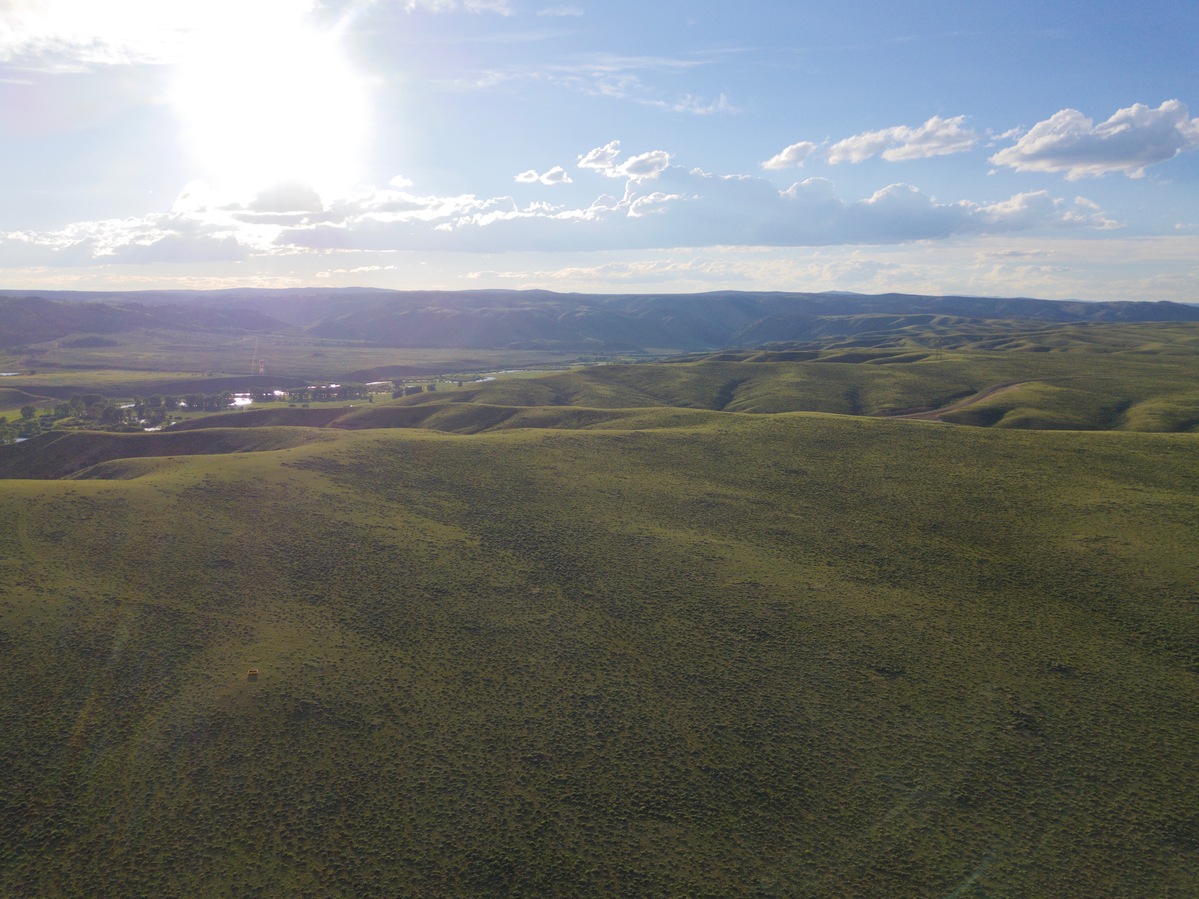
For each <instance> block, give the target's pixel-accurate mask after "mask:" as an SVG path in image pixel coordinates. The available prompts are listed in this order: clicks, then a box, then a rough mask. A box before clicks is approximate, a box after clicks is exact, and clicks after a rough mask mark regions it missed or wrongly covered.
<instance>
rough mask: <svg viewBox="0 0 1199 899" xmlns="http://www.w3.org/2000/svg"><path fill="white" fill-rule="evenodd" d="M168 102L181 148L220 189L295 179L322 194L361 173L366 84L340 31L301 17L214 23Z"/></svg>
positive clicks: (245, 190) (258, 187)
mask: <svg viewBox="0 0 1199 899" xmlns="http://www.w3.org/2000/svg"><path fill="white" fill-rule="evenodd" d="M173 103H174V105H175V108H176V111H177V113H178V115H179V117H180V119H181V120H182V123H183V131H184V141H185V145H186V148H187V151H188V152H189V154H190V155H192V156H193V157H194V162H195V163H196V164H198V165H199V166H200V167H201V168H202V169H203V171H204V175H205V177H206V178H208V179H209V180H210V181H211V182H212V183H213V186H214V188H215V189H216V190H217V191H218V192H219V193H221V194H232V195H234V196H241V197H244V196H246V195H252V194H254V193H257V192H260V191H263V190H266V189H268V188H270V187H272V186H274V185H277V184H280V183H290V184H296V183H300V184H306V185H308V186H310V187H312V188H314V189H315V190H316V191H317V192H318V193H320V194H321V195H322V196H328V195H330V194H337V193H340V192H343V191H345V190H346V189H348V188H350V187H351V186H352V185H353V184H354V183H355V182H356V181H357V180H358V177H359V168H360V166H361V161H362V160H361V157H362V154H363V152H364V149H365V144H366V134H367V125H368V121H369V115H368V108H367V107H368V105H367V98H366V85H365V83H364V81H363V79H362V78H361V77H359V76H358V74H357V73H356V72H355V71H354V70H353V68H352V67H351V66H350V64H349V62H348V61H347V60H346V58H345V56H344V54H343V52H342V49H341V47H340V45H339V42H338V40H337V37H336V35H334V34H330V33H322V32H318V31H316V30H315V29H313V28H312V27H310V26H308V25H307V24H306V23H305V22H303V21H292V22H284V23H280V22H279V20H277V19H276V20H274V21H272V22H270V23H267V22H265V21H264V22H262V23H261V27H247V25H246V23H245V21H244V20H243V21H242V22H240V23H238V27H236V28H227V29H221V30H219V31H218V30H217V29H214V30H213V32H212V33H210V34H208V35H206V36H205V37H204V38H203V39H201V40H198V41H197V42H196V45H195V46H194V47H193V52H192V53H191V54H190V55H189V58H188V59H187V60H185V62H184V63H183V65H182V66H181V70H180V77H179V79H178V81H177V84H176V88H175V92H174V96H173Z"/></svg>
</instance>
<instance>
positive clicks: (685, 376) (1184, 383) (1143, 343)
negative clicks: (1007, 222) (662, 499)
mask: <svg viewBox="0 0 1199 899" xmlns="http://www.w3.org/2000/svg"><path fill="white" fill-rule="evenodd" d="M982 331H983V333H982V334H973V335H970V334H955V335H952V336H944V335H938V334H936V333H933V332H928V331H918V332H914V333H909V332H907V331H902V332H900V333H898V334H891V335H889V336H887V337H886V338H885V339H880V340H878V341H874V343H876V345H873V346H831V347H823V348H809V349H802V350H753V351H747V352H724V353H718V354H715V355H709V356H701V357H696V358H692V359H683V360H680V361H678V362H674V363H670V364H665V365H664V364H643V365H604V366H591V367H588V368H585V369H578V370H573V371H569V372H563V373H560V374H555V375H549V376H546V377H543V378H538V379H535V380H507V381H503V380H502V381H495V382H489V383H487V384H483V385H480V386H478V387H474V388H472V389H470V390H465V391H456V392H453V393H450V394H444V393H439V394H435V395H430V394H426V395H423V396H418V397H414V398H410V399H408V400H405V401H404V402H405V403H408V404H421V403H443V402H444V401H445V400H446V399H450V400H451V401H457V402H471V403H487V404H493V405H507V406H585V407H590V408H613V409H619V408H640V407H647V406H671V407H684V408H691V409H711V410H719V411H726V412H751V413H780V412H795V411H812V412H832V413H838V414H843V415H874V416H895V415H902V414H910V413H916V412H922V411H928V410H938V409H942V408H943V407H946V406H949V405H952V404H955V403H960V402H962V401H963V400H967V399H969V398H971V397H973V396H974V395H976V394H979V393H980V392H982V391H984V390H990V389H992V388H997V387H1003V388H1004V389H1003V390H996V391H995V392H993V393H989V394H988V395H987V396H985V397H983V398H980V399H978V400H977V401H976V402H970V403H968V404H966V405H965V406H963V407H961V408H956V409H954V410H952V411H945V412H944V413H943V414H938V416H937V417H939V418H941V419H942V420H944V421H949V422H953V423H956V424H970V425H981V426H997V427H1003V428H1025V429H1029V428H1032V429H1058V430H1129V431H1193V430H1196V429H1199V376H1197V375H1196V371H1197V370H1199V368H1197V366H1199V325H1192V324H1163V325H1156V324H1149V325H1146V324H1138V325H1075V326H1055V327H1052V328H1045V329H1038V330H1035V331H1024V332H1014V333H1009V334H1004V335H1003V336H1002V337H996V336H995V334H994V332H993V329H990V328H985V329H982Z"/></svg>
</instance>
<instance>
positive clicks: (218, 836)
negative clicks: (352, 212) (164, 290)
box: [0, 325, 1199, 897]
mask: <svg viewBox="0 0 1199 899" xmlns="http://www.w3.org/2000/svg"><path fill="white" fill-rule="evenodd" d="M1007 330H1011V331H1013V332H1014V333H1013V334H1012V335H1006V334H1005V335H1003V340H1004V341H1007V342H1006V343H1003V344H1002V345H992V344H989V343H988V342H993V341H995V340H996V339H998V338H997V337H996V334H995V333H994V332H993V331H992V332H991V333H988V334H985V335H961V340H960V342H958V343H957V344H956V345H950V344H949V342H948V341H945V340H943V339H940V338H939V339H938V341H937V343H936V345H934V344H933V342H932V340H931V339H926V338H927V335H921V334H910V333H907V332H904V333H899V334H896V335H893V337H892V338H891V339H890V340H889V342H888V341H876V342H875V344H874V345H873V346H871V347H848V346H819V347H791V348H777V349H771V350H765V351H755V352H744V353H741V352H739V353H730V354H720V355H718V356H715V357H702V358H701V357H696V358H694V359H689V360H682V361H676V362H670V363H661V364H656V365H607V366H594V367H589V368H586V369H582V370H577V371H572V372H566V373H557V374H548V375H545V376H542V377H537V378H523V377H522V378H512V379H500V380H496V381H492V382H488V383H486V384H481V385H476V386H472V387H464V388H462V389H460V390H448V391H439V392H438V393H436V394H421V395H418V396H415V397H409V398H407V399H403V400H396V401H394V402H376V403H374V404H371V405H369V406H365V407H364V406H358V405H356V406H355V407H354V408H353V409H349V408H338V407H335V406H324V407H320V408H317V407H315V406H314V407H313V408H310V409H299V408H294V409H293V408H276V409H265V410H262V411H255V412H239V413H233V414H230V415H227V416H215V417H211V418H207V419H204V420H198V421H196V422H192V423H189V424H187V425H182V426H176V427H177V429H172V430H168V431H167V432H164V433H161V434H96V433H88V432H73V433H59V432H51V433H50V434H47V435H45V436H43V437H40V438H36V439H35V440H31V441H28V442H25V443H22V444H18V445H16V446H11V447H3V448H0V478H2V479H0V577H2V578H3V584H4V587H3V590H2V591H0V660H2V664H3V670H4V671H5V672H6V677H5V678H3V679H2V680H0V770H4V771H5V772H6V774H5V776H4V777H2V778H0V837H2V839H0V894H3V895H12V896H37V897H41V896H56V895H64V896H66V895H128V896H136V895H181V896H182V895H213V896H246V895H263V896H304V895H311V896H330V895H335V896H352V895H415V896H503V895H513V896H514V895H521V896H579V895H586V896H590V895H619V896H734V895H749V896H812V897H824V896H871V897H873V896H913V897H923V896H941V897H948V896H953V897H996V896H1046V897H1058V896H1071V897H1109V896H1130V897H1131V896H1189V895H1195V894H1197V893H1199V756H1197V755H1196V753H1195V746H1196V745H1199V433H1196V424H1199V422H1195V421H1191V419H1190V418H1189V417H1188V416H1191V415H1193V410H1192V412H1188V411H1187V410H1188V409H1192V407H1191V406H1190V405H1188V404H1190V403H1194V402H1195V398H1196V394H1197V393H1199V385H1197V384H1196V379H1197V377H1199V376H1197V375H1196V372H1197V371H1199V366H1197V365H1196V359H1195V354H1196V352H1197V351H1199V340H1197V338H1199V330H1197V329H1196V328H1195V326H1193V325H1182V326H1179V325H1174V326H1168V325H1163V326H1157V325H1143V326H1121V325H1114V326H1103V327H1102V328H1099V329H1096V327H1083V328H1069V327H1066V328H1058V329H1049V330H1044V331H1037V332H1036V333H1035V334H1034V333H1024V332H1019V330H1018V329H1007ZM788 354H790V355H788ZM1000 384H1010V385H1012V386H1011V387H1010V389H1006V390H1004V391H997V392H996V393H993V394H991V395H989V396H987V397H984V398H983V399H980V400H978V401H977V402H973V403H967V404H966V405H964V406H961V407H959V408H958V409H956V410H952V411H948V412H944V413H943V415H944V418H946V419H948V420H958V421H962V422H964V423H969V419H970V417H971V415H973V416H975V417H976V418H977V420H978V421H977V423H980V424H990V425H997V426H996V427H964V426H952V425H950V424H946V423H945V422H943V421H942V422H938V421H922V420H904V419H900V418H897V417H896V416H897V415H898V414H902V413H907V412H912V411H916V410H920V409H924V410H937V409H940V408H942V407H944V406H947V405H950V404H952V403H954V402H955V401H961V400H967V399H969V398H970V397H971V396H973V395H976V394H977V393H978V392H979V391H982V390H984V389H985V388H988V387H993V386H996V385H1000ZM21 389H30V388H28V387H24V386H22V387H21ZM766 413H769V414H766ZM1166 432H1169V433H1166ZM252 668H256V669H257V670H258V672H259V673H258V675H257V677H256V678H255V679H250V678H249V677H248V676H247V672H248V671H249V670H250V669H252Z"/></svg>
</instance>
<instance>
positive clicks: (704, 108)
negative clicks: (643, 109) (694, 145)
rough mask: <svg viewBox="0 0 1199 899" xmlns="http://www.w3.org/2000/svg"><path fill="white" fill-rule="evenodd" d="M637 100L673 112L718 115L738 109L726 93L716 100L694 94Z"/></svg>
mask: <svg viewBox="0 0 1199 899" xmlns="http://www.w3.org/2000/svg"><path fill="white" fill-rule="evenodd" d="M637 102H638V103H642V104H644V105H646V106H654V107H656V108H658V109H669V110H670V111H671V112H685V113H687V114H689V115H717V114H718V113H728V112H737V111H738V110H737V107H735V106H734V105H733V104H732V103H730V102H729V98H728V96H727V95H726V94H721V95H720V96H719V97H717V98H716V99H715V100H705V99H703V98H702V97H696V96H693V95H692V94H684V95H683V96H682V97H680V98H679V99H677V100H674V101H667V100H650V99H639V100H637Z"/></svg>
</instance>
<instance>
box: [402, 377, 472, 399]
mask: <svg viewBox="0 0 1199 899" xmlns="http://www.w3.org/2000/svg"><path fill="white" fill-rule="evenodd" d="M392 384H393V385H394V387H395V389H394V390H392V391H391V398H392V399H393V400H394V399H399V398H400V397H402V396H413V395H414V394H417V393H424V392H425V391H426V390H428V391H429V392H430V393H432V392H433V391H435V390H436V389H437V384H436V382H434V383H432V384H429V385H427V386H425V385H421V384H403V383H401V382H399V381H393V382H392ZM459 386H461V385H459Z"/></svg>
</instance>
